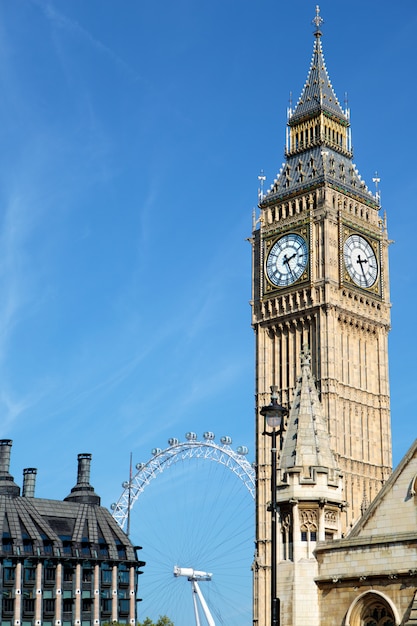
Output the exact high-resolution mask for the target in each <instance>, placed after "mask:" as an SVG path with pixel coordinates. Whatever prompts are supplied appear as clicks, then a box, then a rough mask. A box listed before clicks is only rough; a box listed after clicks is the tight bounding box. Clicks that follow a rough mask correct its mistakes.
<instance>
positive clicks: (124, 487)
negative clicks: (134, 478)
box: [122, 480, 129, 489]
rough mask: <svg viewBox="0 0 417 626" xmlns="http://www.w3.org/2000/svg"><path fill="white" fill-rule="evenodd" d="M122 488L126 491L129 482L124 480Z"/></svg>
mask: <svg viewBox="0 0 417 626" xmlns="http://www.w3.org/2000/svg"><path fill="white" fill-rule="evenodd" d="M122 487H123V489H127V488H128V487H129V481H128V480H125V481H124V482H122Z"/></svg>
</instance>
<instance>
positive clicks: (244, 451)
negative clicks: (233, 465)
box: [236, 446, 249, 455]
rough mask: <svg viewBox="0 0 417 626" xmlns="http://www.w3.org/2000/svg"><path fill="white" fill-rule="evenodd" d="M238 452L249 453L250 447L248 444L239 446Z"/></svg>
mask: <svg viewBox="0 0 417 626" xmlns="http://www.w3.org/2000/svg"><path fill="white" fill-rule="evenodd" d="M236 452H237V453H238V454H242V455H246V454H249V448H248V447H247V446H239V447H238V448H237V450H236Z"/></svg>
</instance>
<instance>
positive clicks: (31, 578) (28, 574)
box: [23, 567, 36, 585]
mask: <svg viewBox="0 0 417 626" xmlns="http://www.w3.org/2000/svg"><path fill="white" fill-rule="evenodd" d="M35 580H36V569H35V568H34V567H25V568H24V570H23V581H24V583H25V584H28V583H29V584H31V585H33V583H34V582H35Z"/></svg>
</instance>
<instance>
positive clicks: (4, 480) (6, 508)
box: [0, 439, 143, 565]
mask: <svg viewBox="0 0 417 626" xmlns="http://www.w3.org/2000/svg"><path fill="white" fill-rule="evenodd" d="M11 445H12V441H11V440H10V439H3V440H0V533H1V534H0V540H2V541H0V558H10V557H21V556H24V557H30V556H35V557H38V558H42V557H43V558H47V559H52V558H61V557H63V556H64V557H65V558H66V559H67V558H68V559H71V558H74V559H78V560H79V559H82V560H89V559H94V560H102V561H109V560H111V561H113V562H115V561H116V562H117V561H118V562H128V563H132V562H133V563H137V564H139V565H141V564H143V563H142V562H139V561H138V560H137V556H136V550H135V548H134V546H133V545H132V543H131V542H130V540H129V538H128V537H127V535H126V534H125V533H124V531H123V530H122V529H121V528H120V527H119V525H118V524H117V522H116V520H115V519H114V518H113V517H112V515H111V513H110V511H108V510H107V509H105V508H104V507H102V506H100V497H99V496H98V495H97V494H96V493H95V492H94V489H93V487H92V486H91V485H90V462H91V454H79V455H78V474H77V483H76V485H75V487H73V488H72V489H71V493H70V494H69V495H68V496H67V497H66V498H65V499H64V501H60V500H48V499H45V498H35V496H34V487H35V485H34V482H33V481H34V475H35V473H36V470H34V469H33V468H32V469H30V470H28V471H26V472H24V480H25V481H26V484H25V482H24V485H23V495H22V496H21V495H20V488H19V487H18V486H17V485H16V483H15V482H14V480H13V476H11V475H10V473H9V464H10V451H11ZM28 481H29V482H28Z"/></svg>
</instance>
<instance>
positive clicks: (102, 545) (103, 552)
mask: <svg viewBox="0 0 417 626" xmlns="http://www.w3.org/2000/svg"><path fill="white" fill-rule="evenodd" d="M99 552H100V556H104V557H108V556H109V546H108V545H107V543H106V542H105V541H104V539H99Z"/></svg>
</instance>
